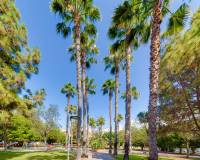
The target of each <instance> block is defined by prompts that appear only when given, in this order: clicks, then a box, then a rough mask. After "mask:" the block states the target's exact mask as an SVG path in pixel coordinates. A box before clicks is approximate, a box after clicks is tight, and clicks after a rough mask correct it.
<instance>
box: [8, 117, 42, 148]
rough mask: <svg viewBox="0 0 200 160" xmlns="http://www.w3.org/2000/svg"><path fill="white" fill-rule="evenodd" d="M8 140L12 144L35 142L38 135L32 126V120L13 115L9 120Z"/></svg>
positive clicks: (38, 137)
mask: <svg viewBox="0 0 200 160" xmlns="http://www.w3.org/2000/svg"><path fill="white" fill-rule="evenodd" d="M8 139H9V141H12V142H22V143H23V144H24V143H27V142H30V141H37V140H39V139H40V135H39V134H38V132H37V131H36V129H35V128H34V126H33V123H32V120H31V119H28V118H26V117H24V116H22V115H17V114H16V115H14V116H12V119H11V127H10V128H9V130H8Z"/></svg>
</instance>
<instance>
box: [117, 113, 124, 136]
mask: <svg viewBox="0 0 200 160" xmlns="http://www.w3.org/2000/svg"><path fill="white" fill-rule="evenodd" d="M122 120H123V116H122V115H121V114H118V115H117V130H118V133H119V123H120V122H121V121H122Z"/></svg>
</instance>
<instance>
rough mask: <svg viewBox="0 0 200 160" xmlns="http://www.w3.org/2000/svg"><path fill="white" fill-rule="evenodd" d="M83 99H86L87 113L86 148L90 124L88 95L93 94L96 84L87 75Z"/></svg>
mask: <svg viewBox="0 0 200 160" xmlns="http://www.w3.org/2000/svg"><path fill="white" fill-rule="evenodd" d="M85 88H86V90H85V100H86V104H87V108H86V112H87V113H86V114H87V148H88V146H89V144H88V143H89V125H90V112H89V98H88V95H94V94H95V93H96V92H95V89H96V85H94V79H89V78H88V77H86V79H85Z"/></svg>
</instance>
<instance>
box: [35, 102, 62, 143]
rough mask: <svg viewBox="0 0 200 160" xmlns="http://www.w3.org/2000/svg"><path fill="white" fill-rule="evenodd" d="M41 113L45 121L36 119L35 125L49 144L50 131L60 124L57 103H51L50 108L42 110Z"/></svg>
mask: <svg viewBox="0 0 200 160" xmlns="http://www.w3.org/2000/svg"><path fill="white" fill-rule="evenodd" d="M39 115H40V117H41V120H42V121H43V123H40V121H39V122H38V121H35V127H36V128H37V129H38V132H39V133H40V134H41V136H42V137H43V139H44V143H45V144H47V138H48V135H49V133H50V131H51V130H52V129H54V128H56V127H57V126H58V122H57V121H58V116H59V112H58V107H57V106H56V105H50V106H49V108H48V109H46V110H41V111H40V113H39Z"/></svg>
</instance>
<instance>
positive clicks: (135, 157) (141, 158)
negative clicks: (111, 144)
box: [117, 155, 172, 160]
mask: <svg viewBox="0 0 200 160" xmlns="http://www.w3.org/2000/svg"><path fill="white" fill-rule="evenodd" d="M123 156H124V155H119V156H118V157H117V160H123ZM129 158H130V160H148V158H147V157H145V156H142V155H130V156H129ZM159 160H172V159H167V158H159Z"/></svg>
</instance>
